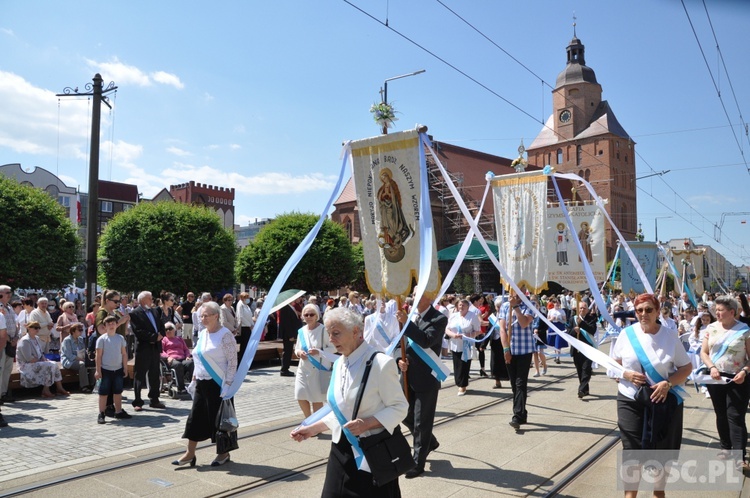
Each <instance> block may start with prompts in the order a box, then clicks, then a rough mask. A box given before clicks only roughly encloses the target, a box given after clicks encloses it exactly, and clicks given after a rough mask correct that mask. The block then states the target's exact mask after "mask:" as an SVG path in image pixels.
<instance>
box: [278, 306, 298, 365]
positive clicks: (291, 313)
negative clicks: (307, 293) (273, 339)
mask: <svg viewBox="0 0 750 498" xmlns="http://www.w3.org/2000/svg"><path fill="white" fill-rule="evenodd" d="M295 305H297V302H294V303H292V304H288V305H286V306H284V307H283V308H281V309H280V310H279V329H278V330H279V338H281V340H282V341H283V346H284V352H283V353H282V356H281V372H280V374H281V376H282V377H294V373H293V372H291V371H290V370H289V367H290V366H292V353H293V352H294V343H295V342H296V341H297V331H298V330H299V329H300V327H302V320H300V318H299V311H301V309H300V310H299V311H298V310H297V308H296V307H295Z"/></svg>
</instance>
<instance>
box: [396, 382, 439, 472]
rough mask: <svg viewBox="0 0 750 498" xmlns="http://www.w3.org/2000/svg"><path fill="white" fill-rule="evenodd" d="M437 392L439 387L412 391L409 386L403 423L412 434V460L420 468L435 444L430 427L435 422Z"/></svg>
mask: <svg viewBox="0 0 750 498" xmlns="http://www.w3.org/2000/svg"><path fill="white" fill-rule="evenodd" d="M439 392H440V388H439V387H438V388H437V389H433V390H431V391H414V390H413V389H412V388H411V387H410V388H409V411H408V412H407V414H406V418H405V419H404V425H405V426H406V427H408V428H409V430H410V431H411V434H412V436H414V461H415V462H417V467H418V468H420V469H423V468H424V464H425V462H426V461H427V454H428V453H429V452H430V449H432V448H433V447H434V446H436V445H437V440H436V439H435V436H434V435H433V434H432V427H433V425H434V424H435V409H436V408H437V400H438V393H439Z"/></svg>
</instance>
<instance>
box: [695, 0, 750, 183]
mask: <svg viewBox="0 0 750 498" xmlns="http://www.w3.org/2000/svg"><path fill="white" fill-rule="evenodd" d="M680 2H681V3H682V8H683V10H684V11H685V15H686V16H687V20H688V23H689V24H690V29H692V30H693V36H694V37H695V41H696V42H697V43H698V49H699V50H700V52H701V56H702V57H703V62H704V63H705V64H706V69H708V74H709V76H711V82H712V83H713V85H714V89H715V90H716V96H717V97H719V102H720V103H721V108H722V110H723V111H724V115H725V116H726V117H727V121H728V122H729V124H730V125H731V124H732V119H731V118H730V117H729V112H728V111H727V106H726V105H725V104H724V99H723V98H722V96H721V90H720V89H719V85H718V84H717V83H716V78H715V77H714V73H713V71H711V66H710V65H709V63H708V59H707V58H706V53H705V52H704V50H703V45H702V44H701V41H700V39H699V38H698V33H697V32H696V31H695V26H694V25H693V20H692V19H691V18H690V13H689V12H688V10H687V7H686V6H685V0H680ZM704 6H705V3H704ZM706 14H708V10H706ZM709 22H710V19H709ZM711 30H712V31H713V27H712V28H711ZM714 39H715V34H714ZM716 46H717V48H718V46H719V45H718V42H717V44H716ZM727 78H729V75H728V74H727ZM730 85H731V84H730ZM732 136H733V137H734V141H735V142H736V143H737V148H738V149H739V151H740V155H741V156H742V161H743V162H744V163H745V169H746V170H747V173H748V174H749V175H750V165H748V163H747V159H746V158H745V151H744V150H742V144H741V143H740V140H739V139H738V138H737V133H735V131H734V127H732Z"/></svg>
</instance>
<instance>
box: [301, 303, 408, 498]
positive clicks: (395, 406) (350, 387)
mask: <svg viewBox="0 0 750 498" xmlns="http://www.w3.org/2000/svg"><path fill="white" fill-rule="evenodd" d="M324 320H325V327H326V331H327V332H328V337H329V338H330V340H331V344H333V345H334V346H335V347H336V351H337V352H339V353H341V355H342V356H341V357H340V358H339V359H338V360H336V363H335V364H334V366H333V381H332V382H331V386H330V388H329V391H328V399H329V401H331V400H332V401H333V404H335V409H334V411H333V412H332V413H329V414H328V415H326V416H325V417H324V418H323V419H322V420H320V421H318V422H315V423H314V424H311V425H308V426H301V427H299V428H297V429H295V430H294V431H292V433H291V434H290V435H291V437H292V439H294V440H295V441H304V440H305V439H308V438H310V437H313V436H315V435H317V434H319V433H321V432H323V431H324V430H326V429H328V428H330V429H331V430H332V431H333V436H332V438H331V440H332V445H331V452H330V455H329V458H328V468H327V469H326V480H325V484H324V485H323V492H322V496H363V497H364V496H378V497H379V498H380V497H388V496H401V491H400V489H399V486H398V479H395V480H393V481H391V482H389V483H386V484H384V485H383V486H379V487H376V486H375V485H374V484H373V480H372V475H371V474H370V473H368V472H366V471H364V470H359V469H358V468H357V464H356V462H355V459H354V452H353V451H352V446H351V443H350V442H349V438H350V437H351V438H352V439H353V440H355V441H356V438H357V437H360V436H361V437H367V436H370V435H374V434H378V433H380V432H382V431H384V430H386V431H388V432H389V433H391V434H392V433H393V431H394V430H395V429H396V427H397V426H398V425H399V423H400V422H401V421H402V420H403V419H404V417H405V416H406V412H407V410H408V408H409V404H408V402H407V401H406V398H405V397H404V393H403V391H402V390H401V384H400V383H399V376H398V367H397V366H396V363H395V362H394V360H393V358H391V357H390V356H387V355H385V354H379V353H378V351H377V350H376V349H375V348H373V347H372V346H370V345H368V344H367V343H366V342H364V338H363V335H362V329H363V323H362V316H361V315H359V314H357V313H356V312H355V311H352V310H349V309H346V308H335V309H332V310H330V311H327V312H326V314H325V318H324ZM370 359H372V370H371V371H370V377H369V379H368V380H367V385H366V387H365V391H364V395H363V396H362V404H361V405H360V407H359V412H358V413H357V418H356V419H354V420H351V419H352V412H353V410H354V403H355V401H356V399H357V394H358V393H359V389H360V387H361V386H360V385H361V382H362V377H363V375H364V371H365V366H366V364H367V362H368V361H370ZM337 410H338V411H339V413H340V415H341V417H342V420H339V419H338V418H337V416H336V414H335V412H336V411H337Z"/></svg>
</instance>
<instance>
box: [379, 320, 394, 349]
mask: <svg viewBox="0 0 750 498" xmlns="http://www.w3.org/2000/svg"><path fill="white" fill-rule="evenodd" d="M375 327H376V328H377V329H378V332H380V336H381V337H382V338H383V340H384V341H385V343H386V344H388V345H390V344H391V339H390V338H389V337H388V334H386V333H385V328H384V327H383V324H382V323H380V320H378V321H377V323H376V324H375Z"/></svg>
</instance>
